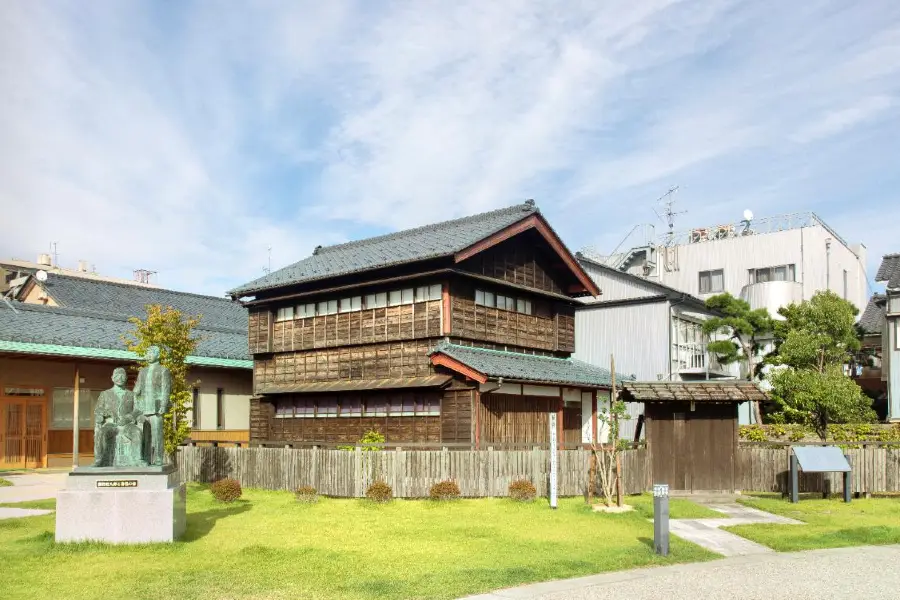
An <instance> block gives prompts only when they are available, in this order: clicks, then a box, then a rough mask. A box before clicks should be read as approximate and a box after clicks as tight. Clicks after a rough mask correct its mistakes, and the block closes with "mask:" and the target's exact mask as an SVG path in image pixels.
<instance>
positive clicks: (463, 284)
mask: <svg viewBox="0 0 900 600" xmlns="http://www.w3.org/2000/svg"><path fill="white" fill-rule="evenodd" d="M451 292H452V293H451V295H452V299H451V304H452V306H451V309H450V310H451V317H450V323H451V327H452V331H451V335H453V336H454V337H460V338H465V339H470V340H479V341H487V342H494V343H497V344H503V345H509V346H519V347H522V348H535V349H539V350H546V351H557V350H561V351H565V352H574V351H575V343H574V336H575V315H574V310H572V311H571V312H569V311H565V312H563V313H562V314H556V313H555V312H551V313H550V314H548V315H546V316H538V315H536V314H535V315H526V314H523V313H518V312H514V311H510V310H501V309H499V308H491V307H487V306H480V305H477V304H475V285H473V284H472V283H471V282H468V281H461V280H457V281H454V282H453V284H452V287H451ZM498 293H502V290H501V292H498ZM506 293H508V294H509V295H510V296H515V293H514V292H506ZM539 302H544V303H546V304H547V305H549V306H550V307H551V311H559V310H561V308H562V307H561V306H560V307H557V306H556V303H549V302H546V301H545V300H533V304H537V303H539ZM560 330H564V333H562V334H560V333H559V331H560Z"/></svg>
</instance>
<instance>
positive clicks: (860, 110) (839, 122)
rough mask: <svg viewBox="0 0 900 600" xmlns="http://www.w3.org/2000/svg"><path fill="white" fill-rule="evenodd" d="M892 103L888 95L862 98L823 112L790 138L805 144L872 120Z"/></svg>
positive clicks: (890, 106)
mask: <svg viewBox="0 0 900 600" xmlns="http://www.w3.org/2000/svg"><path fill="white" fill-rule="evenodd" d="M894 105H895V101H894V99H893V98H891V97H889V96H871V97H869V98H863V99H861V100H860V101H859V102H856V103H855V104H854V105H853V106H848V107H847V108H842V109H840V110H833V111H829V112H827V113H825V114H824V115H822V116H821V117H820V118H819V119H817V120H815V121H813V122H812V123H810V124H808V125H806V126H805V127H803V128H801V129H800V130H799V131H798V132H797V133H795V134H794V135H793V137H792V139H793V140H794V141H796V142H799V143H801V144H807V143H809V142H814V141H817V140H820V139H823V138H827V137H831V136H834V135H837V134H839V133H843V132H844V131H847V130H848V129H851V128H853V127H856V126H857V125H861V124H863V123H866V122H868V121H872V120H873V119H875V118H877V117H878V116H879V115H880V114H881V113H882V112H884V111H886V110H888V109H890V108H892V107H893V106H894Z"/></svg>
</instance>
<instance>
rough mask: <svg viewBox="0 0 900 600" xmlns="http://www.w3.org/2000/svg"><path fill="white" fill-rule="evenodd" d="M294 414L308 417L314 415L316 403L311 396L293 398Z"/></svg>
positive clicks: (304, 417)
mask: <svg viewBox="0 0 900 600" xmlns="http://www.w3.org/2000/svg"><path fill="white" fill-rule="evenodd" d="M294 416H295V417H300V418H303V419H309V418H312V417H315V416H316V404H315V401H314V400H313V399H312V398H300V399H297V400H294Z"/></svg>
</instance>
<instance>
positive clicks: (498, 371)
mask: <svg viewBox="0 0 900 600" xmlns="http://www.w3.org/2000/svg"><path fill="white" fill-rule="evenodd" d="M230 294H231V296H232V297H233V298H234V299H235V300H238V299H239V300H241V301H242V302H243V303H244V304H245V305H246V306H247V309H248V310H249V343H250V353H251V354H252V356H253V376H254V394H255V398H254V399H252V400H251V409H250V410H251V416H250V420H251V425H250V427H251V431H250V437H251V441H274V440H279V441H280V440H284V441H308V442H332V443H334V442H353V441H356V440H358V439H359V438H360V437H361V436H362V435H363V434H364V433H365V432H367V431H369V430H373V429H374V430H379V431H380V432H382V433H383V434H384V435H385V436H386V438H387V441H388V442H428V443H445V444H450V443H453V444H459V443H463V444H471V445H472V446H475V447H481V446H484V445H485V444H489V443H490V444H503V443H513V444H518V443H522V444H529V443H541V442H546V441H547V439H548V437H549V415H550V413H551V412H555V413H557V415H558V427H559V433H560V440H561V441H563V442H567V443H583V442H588V441H590V440H591V439H592V438H593V437H594V436H595V435H596V432H597V419H596V415H597V409H598V407H597V400H598V392H599V393H600V395H601V405H600V409H601V410H602V408H603V406H605V402H606V401H608V398H609V393H608V390H609V388H610V373H609V371H608V370H606V369H603V368H599V367H596V366H592V365H589V364H587V363H583V362H580V361H576V360H572V359H571V358H570V355H571V354H572V352H574V350H575V311H574V309H575V306H576V304H577V303H578V300H576V298H578V297H580V296H598V295H599V294H600V290H599V289H598V288H597V286H596V284H595V283H594V282H593V280H592V279H591V278H590V277H589V276H588V275H587V274H586V273H585V272H584V270H583V269H582V267H581V266H580V265H579V263H578V262H577V261H576V260H575V258H574V257H573V256H572V254H571V253H570V252H569V250H568V249H567V248H566V246H565V245H564V244H563V243H562V241H560V239H559V237H558V236H557V235H556V233H555V232H554V231H553V229H552V228H551V227H550V225H549V224H548V223H547V221H546V220H545V219H544V217H543V216H542V215H541V213H540V212H539V210H538V208H537V207H536V206H535V205H534V203H533V202H531V201H529V202H526V203H524V204H520V205H516V206H512V207H509V208H504V209H501V210H495V211H492V212H488V213H484V214H479V215H474V216H470V217H466V218H462V219H456V220H453V221H446V222H443V223H438V224H435V225H429V226H425V227H419V228H416V229H410V230H407V231H401V232H398V233H393V234H389V235H384V236H379V237H374V238H370V239H365V240H360V241H356V242H349V243H345V244H339V245H335V246H328V247H318V248H316V249H315V251H314V252H313V254H312V256H310V257H308V258H305V259H303V260H301V261H299V262H297V263H295V264H293V265H290V266H288V267H285V268H283V269H281V270H278V271H275V272H273V273H270V274H269V275H266V276H265V277H263V278H260V279H257V280H255V281H252V282H250V283H247V284H246V285H243V286H240V287H238V288H236V289H234V290H232V291H231V292H230ZM603 398H605V400H603Z"/></svg>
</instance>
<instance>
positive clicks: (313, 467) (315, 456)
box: [309, 446, 319, 491]
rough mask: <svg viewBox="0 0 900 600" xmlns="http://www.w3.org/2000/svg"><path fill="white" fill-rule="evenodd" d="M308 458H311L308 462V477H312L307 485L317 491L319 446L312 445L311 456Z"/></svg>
mask: <svg viewBox="0 0 900 600" xmlns="http://www.w3.org/2000/svg"><path fill="white" fill-rule="evenodd" d="M310 458H311V460H310V462H311V463H312V464H311V466H310V471H311V473H310V479H312V481H310V482H309V485H311V486H313V487H314V488H316V490H317V491H318V489H319V447H318V446H313V447H312V456H311V457H310Z"/></svg>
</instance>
